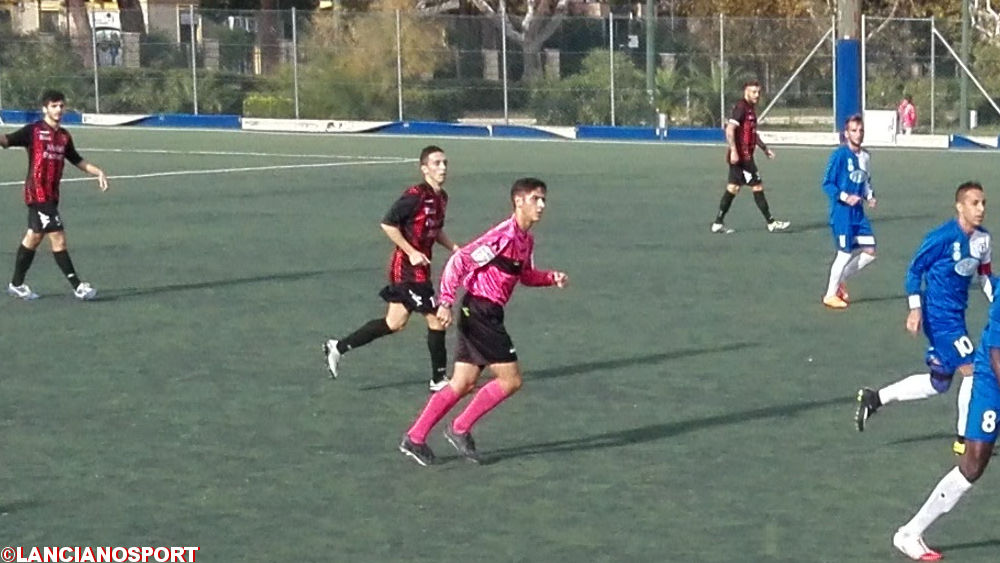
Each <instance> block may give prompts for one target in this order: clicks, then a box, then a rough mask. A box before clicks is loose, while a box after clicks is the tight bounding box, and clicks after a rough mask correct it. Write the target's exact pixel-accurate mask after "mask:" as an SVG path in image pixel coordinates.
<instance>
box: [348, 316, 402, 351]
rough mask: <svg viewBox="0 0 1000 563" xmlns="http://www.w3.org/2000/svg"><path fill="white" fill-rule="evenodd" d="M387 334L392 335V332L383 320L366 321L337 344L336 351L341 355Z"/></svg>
mask: <svg viewBox="0 0 1000 563" xmlns="http://www.w3.org/2000/svg"><path fill="white" fill-rule="evenodd" d="M389 334H392V330H391V329H390V328H389V325H388V324H386V322H385V319H374V320H371V321H368V322H367V323H365V324H364V326H362V327H361V328H359V329H358V330H356V331H354V332H352V333H351V334H348V335H347V337H345V338H344V339H343V340H340V341H339V342H337V351H338V352H340V353H341V354H343V353H344V352H347V351H348V350H353V349H354V348H357V347H359V346H364V345H365V344H368V343H369V342H371V341H372V340H375V339H376V338H382V337H383V336H386V335H389Z"/></svg>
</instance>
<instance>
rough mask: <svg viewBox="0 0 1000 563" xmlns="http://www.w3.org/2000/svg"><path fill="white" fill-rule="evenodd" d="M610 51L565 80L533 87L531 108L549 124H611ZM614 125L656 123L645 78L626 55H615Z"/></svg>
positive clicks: (599, 52) (541, 82) (593, 56)
mask: <svg viewBox="0 0 1000 563" xmlns="http://www.w3.org/2000/svg"><path fill="white" fill-rule="evenodd" d="M608 59H609V57H608V51H606V50H601V49H595V50H593V51H591V52H590V53H589V54H588V55H587V56H586V57H585V58H584V59H583V62H582V64H581V70H580V72H579V73H578V74H574V75H572V76H569V77H567V78H564V79H561V80H559V79H550V78H543V79H540V80H538V81H536V82H535V83H534V84H532V85H531V94H530V97H529V102H528V106H529V108H530V111H531V113H532V115H533V116H534V117H535V119H537V120H538V122H539V123H541V124H546V125H574V124H580V125H584V124H587V125H609V124H611V95H610V89H609V88H610V83H611V69H610V66H609V61H608ZM614 61H615V124H616V125H648V124H652V123H655V119H654V111H653V108H652V107H651V106H650V104H649V100H648V99H647V97H646V79H645V76H644V75H643V74H642V72H640V71H639V69H638V68H636V66H635V64H634V63H633V62H632V60H631V59H630V58H629V57H628V55H626V54H622V53H615V58H614Z"/></svg>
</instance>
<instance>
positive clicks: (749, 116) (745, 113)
mask: <svg viewBox="0 0 1000 563" xmlns="http://www.w3.org/2000/svg"><path fill="white" fill-rule="evenodd" d="M729 123H732V124H733V125H735V126H736V134H735V137H736V149H737V151H738V152H739V153H740V160H741V161H743V162H747V161H749V160H751V159H752V158H753V152H754V150H755V149H756V148H757V113H756V112H755V111H754V108H753V104H751V103H750V102H748V101H746V99H745V98H744V99H741V100H740V101H738V102H736V105H735V106H733V114H732V115H731V116H730V117H729Z"/></svg>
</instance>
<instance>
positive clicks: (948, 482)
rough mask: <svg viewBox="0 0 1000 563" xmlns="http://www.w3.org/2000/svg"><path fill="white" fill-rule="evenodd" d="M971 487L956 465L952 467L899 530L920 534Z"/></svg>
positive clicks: (914, 534) (910, 533)
mask: <svg viewBox="0 0 1000 563" xmlns="http://www.w3.org/2000/svg"><path fill="white" fill-rule="evenodd" d="M971 488H972V483H970V482H969V481H968V479H966V478H965V476H964V475H962V472H961V471H959V470H958V467H955V468H953V469H952V470H951V471H949V472H948V474H947V475H945V476H944V478H942V479H941V481H939V482H938V484H937V486H936V487H934V490H933V491H931V496H929V497H927V501H926V502H924V505H923V506H921V507H920V510H918V511H917V513H916V514H915V515H914V516H913V518H912V519H910V521H909V522H907V523H906V524H905V525H903V527H902V528H900V531H902V532H904V533H907V534H909V535H911V536H922V535H923V534H924V530H926V529H927V528H928V527H929V526H930V525H931V524H933V523H934V521H935V520H937V519H938V518H940V517H941V515H942V514H946V513H948V512H950V511H951V509H952V508H954V507H955V504H956V503H957V502H958V499H960V498H962V495H964V494H965V492H966V491H968V490H969V489H971Z"/></svg>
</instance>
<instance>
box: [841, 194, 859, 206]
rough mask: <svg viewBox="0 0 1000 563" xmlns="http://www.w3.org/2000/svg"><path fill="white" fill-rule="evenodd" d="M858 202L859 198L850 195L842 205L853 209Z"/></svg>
mask: <svg viewBox="0 0 1000 563" xmlns="http://www.w3.org/2000/svg"><path fill="white" fill-rule="evenodd" d="M860 201H861V196H858V195H853V194H852V195H849V196H847V199H845V200H844V203H846V204H847V205H850V206H851V207H854V206H855V205H857V204H858V203H859V202H860Z"/></svg>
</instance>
